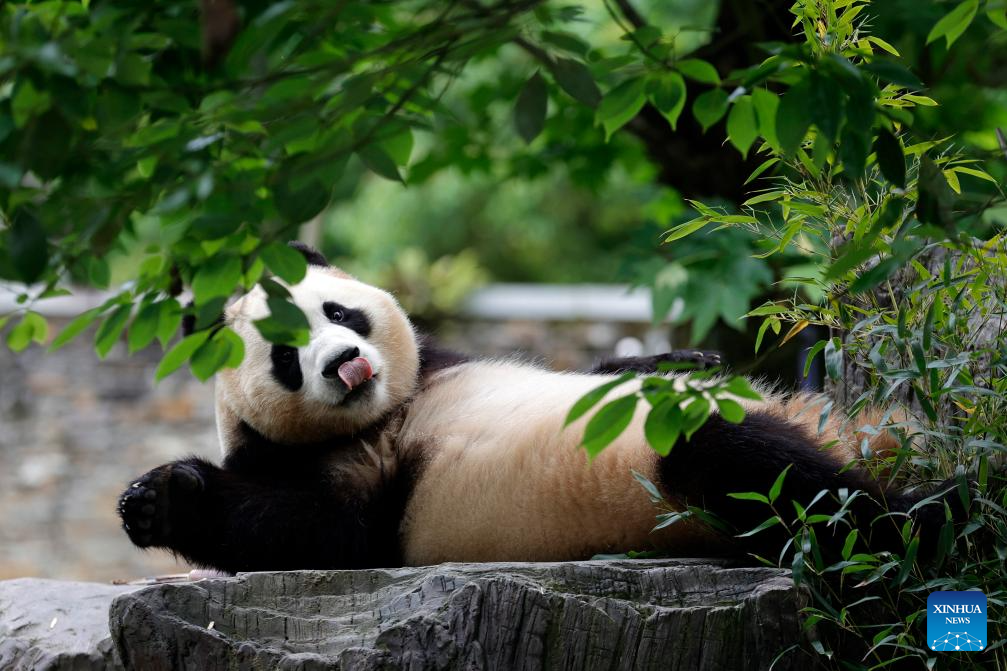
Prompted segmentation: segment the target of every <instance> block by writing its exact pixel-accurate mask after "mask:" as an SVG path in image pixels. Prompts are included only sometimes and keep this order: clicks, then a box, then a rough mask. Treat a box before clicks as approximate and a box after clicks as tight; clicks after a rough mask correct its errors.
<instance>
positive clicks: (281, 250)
mask: <svg viewBox="0 0 1007 671" xmlns="http://www.w3.org/2000/svg"><path fill="white" fill-rule="evenodd" d="M262 260H263V261H265V262H266V265H267V266H268V267H269V269H270V270H272V271H273V272H274V273H275V274H276V275H277V276H278V277H279V278H280V279H282V280H283V281H284V282H286V283H287V284H290V285H294V284H297V283H298V282H300V281H301V280H303V279H304V275H305V274H306V273H307V272H308V263H307V261H306V260H305V259H304V255H303V254H301V253H300V252H298V251H297V250H296V249H294V248H293V247H290V246H289V245H285V244H283V243H282V242H274V243H271V244H270V245H268V246H267V247H266V248H265V249H263V250H262Z"/></svg>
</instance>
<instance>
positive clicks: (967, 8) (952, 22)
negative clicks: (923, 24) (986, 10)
mask: <svg viewBox="0 0 1007 671" xmlns="http://www.w3.org/2000/svg"><path fill="white" fill-rule="evenodd" d="M978 9H979V0H965V2H963V3H961V4H960V5H958V6H957V7H955V8H954V9H952V10H951V11H950V12H948V13H947V14H945V15H944V17H943V18H942V19H941V20H940V21H938V22H937V23H935V24H934V27H933V28H931V29H930V32H929V33H928V34H927V44H930V43H931V42H933V41H934V40H939V39H940V38H942V37H943V38H944V39H945V40H946V41H947V46H948V48H949V49H950V48H951V45H952V44H954V43H955V40H957V39H958V38H959V37H961V35H962V33H964V32H965V30H966V29H967V28H968V27H969V25H970V24H971V23H972V20H973V19H974V18H975V17H976V10H978Z"/></svg>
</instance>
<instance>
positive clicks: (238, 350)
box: [216, 327, 245, 368]
mask: <svg viewBox="0 0 1007 671" xmlns="http://www.w3.org/2000/svg"><path fill="white" fill-rule="evenodd" d="M216 337H217V338H219V339H221V340H223V341H226V342H227V345H228V348H229V354H228V356H227V361H225V362H224V368H237V367H238V366H240V365H241V362H242V360H243V359H244V358H245V341H244V340H242V339H241V336H239V335H238V334H237V333H235V332H234V331H232V330H231V329H230V328H227V327H225V328H222V329H221V330H220V331H218V332H217V335H216Z"/></svg>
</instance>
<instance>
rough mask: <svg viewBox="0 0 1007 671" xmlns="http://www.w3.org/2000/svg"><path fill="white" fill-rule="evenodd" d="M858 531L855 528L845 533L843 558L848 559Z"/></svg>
mask: <svg viewBox="0 0 1007 671" xmlns="http://www.w3.org/2000/svg"><path fill="white" fill-rule="evenodd" d="M858 535H859V532H858V531H857V530H856V529H851V530H850V533H848V534H846V542H845V543H843V552H842V557H843V559H844V560H846V559H849V558H850V555H851V554H853V546H854V544H855V543H856V542H857V536H858Z"/></svg>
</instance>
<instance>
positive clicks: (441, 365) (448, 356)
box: [419, 335, 471, 381]
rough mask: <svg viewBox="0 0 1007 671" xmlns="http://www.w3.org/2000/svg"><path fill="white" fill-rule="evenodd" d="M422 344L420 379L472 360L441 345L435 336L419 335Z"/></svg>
mask: <svg viewBox="0 0 1007 671" xmlns="http://www.w3.org/2000/svg"><path fill="white" fill-rule="evenodd" d="M419 344H420V380H421V381H422V380H426V379H427V378H428V377H429V376H431V375H433V374H434V373H436V372H437V371H441V370H444V369H446V368H452V367H454V366H460V365H461V364H463V363H466V362H468V361H471V358H470V357H469V356H467V355H465V354H462V353H460V352H455V351H453V350H449V349H444V348H442V347H439V346H438V345H437V343H436V342H435V341H434V339H433V338H431V337H430V336H427V335H420V336H419Z"/></svg>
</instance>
